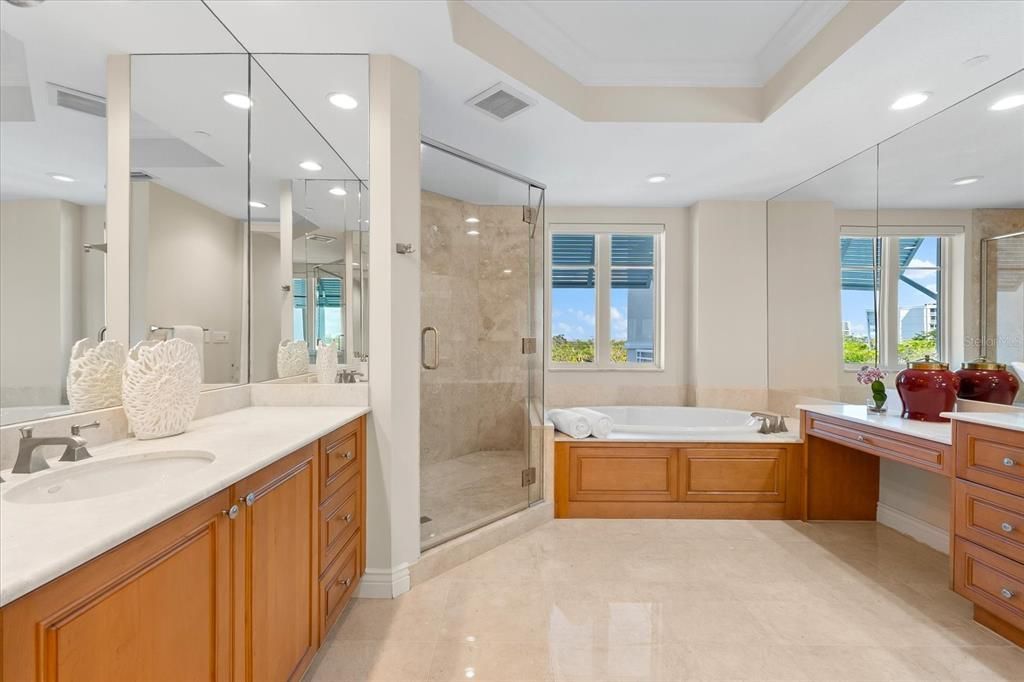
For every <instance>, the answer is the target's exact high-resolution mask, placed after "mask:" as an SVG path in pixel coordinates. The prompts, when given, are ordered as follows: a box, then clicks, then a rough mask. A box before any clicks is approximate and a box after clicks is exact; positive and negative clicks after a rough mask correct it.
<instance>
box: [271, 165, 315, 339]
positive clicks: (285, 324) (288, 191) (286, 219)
mask: <svg viewBox="0 0 1024 682" xmlns="http://www.w3.org/2000/svg"><path fill="white" fill-rule="evenodd" d="M280 189H281V199H280V207H281V212H280V215H279V216H278V224H279V226H280V229H281V270H280V272H281V340H282V341H284V340H288V341H292V340H293V339H292V308H293V307H294V305H293V302H294V296H295V292H293V291H292V277H293V276H292V272H293V270H294V268H293V266H292V239H293V237H292V182H291V180H282V181H281V187H280ZM285 287H288V288H287V289H286V288H285ZM309 300H310V298H309V296H308V295H307V296H306V303H307V305H308V304H309Z"/></svg>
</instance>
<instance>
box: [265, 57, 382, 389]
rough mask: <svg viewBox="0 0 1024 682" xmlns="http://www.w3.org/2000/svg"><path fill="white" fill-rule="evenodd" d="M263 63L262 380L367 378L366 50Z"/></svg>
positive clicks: (367, 206) (347, 380)
mask: <svg viewBox="0 0 1024 682" xmlns="http://www.w3.org/2000/svg"><path fill="white" fill-rule="evenodd" d="M252 67H253V71H252V101H253V105H252V110H251V116H252V151H251V164H252V166H251V177H250V187H249V191H250V207H251V208H250V211H251V217H252V250H253V252H252V255H253V261H252V263H253V266H252V283H253V284H252V286H253V288H252V293H253V297H252V314H253V319H252V358H251V363H252V380H253V381H287V382H294V381H302V382H305V381H329V380H331V378H330V377H331V376H333V377H334V381H340V382H358V381H366V378H367V373H368V366H367V357H366V355H367V354H366V334H367V331H366V310H367V302H368V297H367V292H368V273H369V238H368V237H369V234H368V230H369V193H368V185H367V175H368V167H367V163H368V162H367V156H368V144H369V137H368V119H367V100H368V84H367V68H368V63H367V60H366V58H365V57H359V56H343V55H256V56H255V57H254V59H253V63H252ZM313 73H315V74H316V77H315V78H310V74H313ZM318 352H319V354H320V356H321V358H324V357H325V356H326V355H333V356H335V357H336V364H337V371H336V372H335V373H333V374H330V372H327V373H325V372H324V371H320V372H317V371H316V370H317V363H316V360H317V354H318ZM325 366H326V367H328V369H329V367H330V363H326V364H325V363H324V362H322V363H321V365H320V367H321V370H322V369H323V367H325ZM328 374H330V376H328Z"/></svg>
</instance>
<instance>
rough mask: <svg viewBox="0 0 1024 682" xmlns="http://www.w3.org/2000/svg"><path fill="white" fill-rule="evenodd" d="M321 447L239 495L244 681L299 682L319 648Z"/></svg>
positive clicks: (266, 473)
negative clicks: (319, 472) (319, 490)
mask: <svg viewBox="0 0 1024 682" xmlns="http://www.w3.org/2000/svg"><path fill="white" fill-rule="evenodd" d="M316 464H317V444H316V443H312V444H310V445H308V446H306V447H304V448H302V449H301V450H299V451H297V452H295V453H293V454H291V455H289V456H288V457H285V458H284V459H282V460H280V461H279V462H276V463H274V464H272V465H270V466H269V467H267V468H265V469H262V470H260V471H259V472H257V473H255V474H253V475H252V476H250V477H248V478H246V479H245V480H243V481H241V482H239V483H237V484H236V485H235V486H234V488H233V491H234V494H235V499H236V500H237V501H238V504H239V506H240V507H241V509H242V513H241V514H240V515H239V517H238V519H236V524H235V528H234V538H235V540H234V542H235V574H234V583H233V584H234V589H235V595H236V597H235V598H236V601H237V603H238V607H237V608H238V609H239V611H238V612H236V622H235V637H236V640H235V663H236V665H235V672H236V679H239V680H245V681H246V682H250V681H256V682H283V681H285V680H297V679H299V678H300V677H301V676H302V673H303V672H305V670H306V667H307V666H308V665H309V663H310V661H311V660H312V658H313V655H314V654H315V653H316V648H317V646H318V637H319V632H318V589H317V587H318V585H317V573H318V572H319V571H318V563H317V558H318V545H317V526H318V518H317V506H318V504H317V503H318V500H317V485H318V484H317V467H316Z"/></svg>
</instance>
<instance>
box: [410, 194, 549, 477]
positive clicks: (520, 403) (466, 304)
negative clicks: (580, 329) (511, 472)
mask: <svg viewBox="0 0 1024 682" xmlns="http://www.w3.org/2000/svg"><path fill="white" fill-rule="evenodd" d="M470 216H474V217H477V218H479V219H480V222H479V223H477V224H474V225H470V224H467V223H466V222H465V219H466V218H467V217H470ZM522 217H523V214H522V207H521V206H476V205H473V204H468V203H465V202H462V201H457V200H455V199H451V198H449V197H446V196H442V195H439V194H434V193H432V192H424V193H423V200H422V220H421V237H422V238H421V241H420V244H421V258H422V264H421V272H422V285H423V286H422V291H423V297H422V299H421V300H422V303H421V316H422V323H423V325H424V326H428V325H430V326H434V327H437V329H438V332H439V335H440V368H439V369H437V370H432V371H427V370H422V371H421V375H422V381H421V389H420V391H421V395H420V399H421V403H420V404H421V417H420V420H421V423H420V429H421V430H420V439H421V461H422V464H425V465H426V464H434V463H437V462H441V461H444V460H447V459H451V458H453V457H459V456H462V455H466V454H469V453H472V452H478V451H489V450H522V449H523V448H524V446H525V443H524V431H525V400H526V390H527V386H526V380H527V374H526V361H525V358H524V356H523V355H522V352H521V336H522V330H524V329H526V328H527V303H528V297H529V293H528V287H529V279H528V277H529V273H528V272H527V267H528V255H529V254H528V248H529V234H528V230H527V226H526V224H525V223H523V220H522ZM469 229H476V230H478V231H479V232H480V234H479V235H478V236H471V235H467V234H466V232H467V231H468V230H469ZM506 270H507V271H509V272H506ZM429 344H430V341H429V339H428V354H429V349H430V346H429Z"/></svg>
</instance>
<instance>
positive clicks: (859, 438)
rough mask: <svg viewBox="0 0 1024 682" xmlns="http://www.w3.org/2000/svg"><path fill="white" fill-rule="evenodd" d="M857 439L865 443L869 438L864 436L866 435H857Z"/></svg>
mask: <svg viewBox="0 0 1024 682" xmlns="http://www.w3.org/2000/svg"><path fill="white" fill-rule="evenodd" d="M857 440H859V441H860V442H861V443H863V442H864V441H865V440H867V439H866V438H864V436H857Z"/></svg>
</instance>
